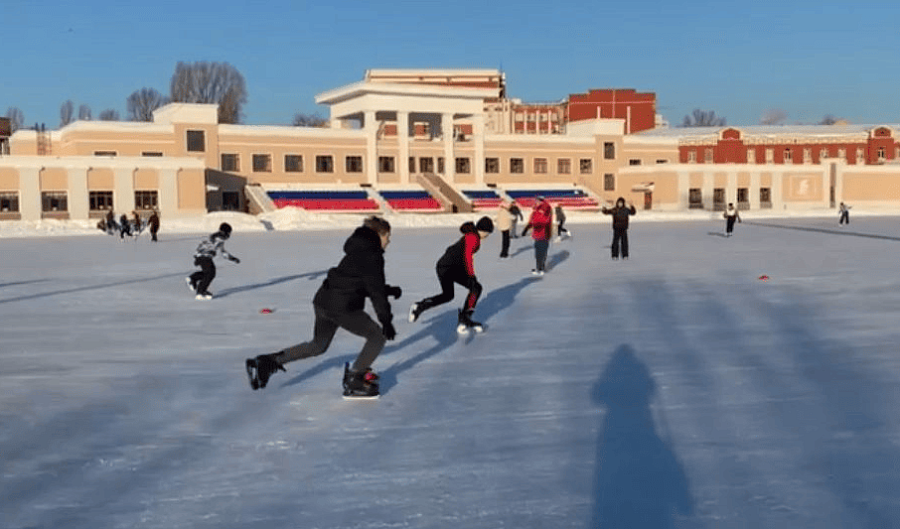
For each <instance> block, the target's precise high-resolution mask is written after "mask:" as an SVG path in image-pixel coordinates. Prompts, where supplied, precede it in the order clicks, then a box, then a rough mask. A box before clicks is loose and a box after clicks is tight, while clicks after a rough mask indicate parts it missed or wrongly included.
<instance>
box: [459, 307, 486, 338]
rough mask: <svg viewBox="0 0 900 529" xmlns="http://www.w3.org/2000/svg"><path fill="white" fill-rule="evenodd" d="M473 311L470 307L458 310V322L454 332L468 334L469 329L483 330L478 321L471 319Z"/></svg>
mask: <svg viewBox="0 0 900 529" xmlns="http://www.w3.org/2000/svg"><path fill="white" fill-rule="evenodd" d="M474 312H475V311H474V310H472V309H466V310H460V311H459V324H458V325H457V326H456V332H458V333H459V334H468V332H469V331H470V330H471V331H475V332H484V325H482V324H481V323H480V322H477V321H472V313H474Z"/></svg>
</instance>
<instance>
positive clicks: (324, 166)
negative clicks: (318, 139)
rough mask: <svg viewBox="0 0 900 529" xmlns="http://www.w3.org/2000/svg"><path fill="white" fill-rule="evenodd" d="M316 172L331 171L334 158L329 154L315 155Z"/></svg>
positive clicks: (332, 170)
mask: <svg viewBox="0 0 900 529" xmlns="http://www.w3.org/2000/svg"><path fill="white" fill-rule="evenodd" d="M316 172H317V173H333V172H334V158H333V157H332V156H331V155H330V154H321V155H319V156H316Z"/></svg>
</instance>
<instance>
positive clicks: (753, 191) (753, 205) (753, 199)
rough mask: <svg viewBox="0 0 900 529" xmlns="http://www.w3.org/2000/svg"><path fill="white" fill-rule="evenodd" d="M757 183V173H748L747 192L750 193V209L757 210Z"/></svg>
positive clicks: (758, 178) (758, 179)
mask: <svg viewBox="0 0 900 529" xmlns="http://www.w3.org/2000/svg"><path fill="white" fill-rule="evenodd" d="M759 182H760V177H759V171H750V189H748V190H747V192H748V193H750V196H749V197H748V198H749V202H750V209H759Z"/></svg>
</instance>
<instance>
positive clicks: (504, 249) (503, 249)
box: [500, 230, 509, 257]
mask: <svg viewBox="0 0 900 529" xmlns="http://www.w3.org/2000/svg"><path fill="white" fill-rule="evenodd" d="M500 238H501V244H500V257H509V230H503V231H501V232H500Z"/></svg>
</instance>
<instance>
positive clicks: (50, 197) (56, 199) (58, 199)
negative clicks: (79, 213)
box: [41, 191, 69, 212]
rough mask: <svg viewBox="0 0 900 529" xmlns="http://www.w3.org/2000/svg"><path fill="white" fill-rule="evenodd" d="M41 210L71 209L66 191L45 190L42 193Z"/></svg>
mask: <svg viewBox="0 0 900 529" xmlns="http://www.w3.org/2000/svg"><path fill="white" fill-rule="evenodd" d="M41 211H45V212H50V211H69V200H68V197H67V196H66V192H65V191H44V192H43V193H41Z"/></svg>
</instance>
